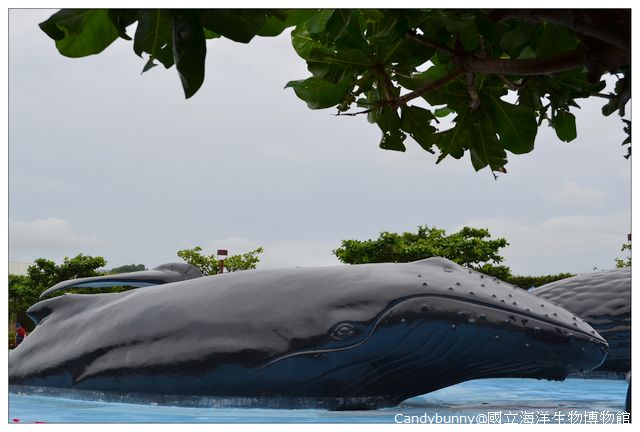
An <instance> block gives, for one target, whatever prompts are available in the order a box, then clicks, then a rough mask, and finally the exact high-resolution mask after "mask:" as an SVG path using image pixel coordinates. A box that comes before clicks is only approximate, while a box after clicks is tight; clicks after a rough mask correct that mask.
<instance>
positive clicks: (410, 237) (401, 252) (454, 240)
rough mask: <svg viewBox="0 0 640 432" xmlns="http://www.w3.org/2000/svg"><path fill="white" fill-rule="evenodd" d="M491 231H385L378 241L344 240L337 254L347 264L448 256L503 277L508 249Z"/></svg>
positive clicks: (467, 228) (464, 229) (461, 263)
mask: <svg viewBox="0 0 640 432" xmlns="http://www.w3.org/2000/svg"><path fill="white" fill-rule="evenodd" d="M490 237H491V234H490V233H489V230H488V229H482V228H471V227H464V228H462V229H461V230H460V231H458V232H457V233H453V234H450V235H447V234H446V231H445V230H443V229H438V228H436V227H429V226H419V227H418V232H417V233H411V232H404V233H402V234H397V233H391V232H388V231H383V232H381V233H380V236H379V237H378V238H377V239H376V240H371V239H369V240H364V241H362V240H343V241H342V245H341V246H340V247H339V248H337V249H335V250H334V251H333V253H334V254H335V255H336V257H338V259H339V260H340V261H341V262H343V263H346V264H368V263H383V262H411V261H418V260H421V259H425V258H431V257H444V258H447V259H450V260H451V261H453V262H455V263H457V264H460V265H462V266H465V267H469V268H473V269H476V270H479V271H483V272H484V273H487V274H491V275H496V276H497V275H503V274H507V273H508V272H509V268H508V267H505V266H501V265H500V263H501V262H503V261H504V258H503V257H502V256H501V255H500V253H499V251H500V249H502V248H504V247H505V246H508V245H509V243H507V240H506V239H504V238H497V239H491V238H490Z"/></svg>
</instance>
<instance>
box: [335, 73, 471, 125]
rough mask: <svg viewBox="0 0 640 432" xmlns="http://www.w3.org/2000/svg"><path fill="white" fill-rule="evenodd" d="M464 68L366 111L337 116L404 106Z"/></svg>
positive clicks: (379, 103)
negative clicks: (385, 107) (388, 106)
mask: <svg viewBox="0 0 640 432" xmlns="http://www.w3.org/2000/svg"><path fill="white" fill-rule="evenodd" d="M464 73H465V72H464V69H462V68H457V69H455V70H453V71H452V72H449V73H448V74H447V75H445V76H443V77H442V78H438V79H437V80H435V81H431V82H430V83H428V84H425V85H423V86H422V87H418V88H417V89H415V90H414V91H412V92H410V93H407V94H406V95H403V96H400V97H399V98H393V99H389V100H384V101H379V102H378V103H377V104H376V106H374V107H372V108H369V109H366V110H364V111H358V112H354V113H343V112H338V113H336V114H335V115H336V116H338V117H339V116H357V115H360V114H368V113H370V112H372V111H375V110H377V109H379V108H381V107H383V106H387V105H391V106H393V107H396V108H397V107H399V106H402V105H404V104H406V103H407V102H409V101H411V100H413V99H415V98H417V97H420V96H422V95H423V94H425V93H428V92H430V91H432V90H436V89H438V88H440V87H442V86H444V85H446V84H447V83H449V82H450V81H453V80H454V79H456V78H458V77H459V76H460V75H462V74H464Z"/></svg>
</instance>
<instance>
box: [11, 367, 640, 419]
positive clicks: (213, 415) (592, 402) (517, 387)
mask: <svg viewBox="0 0 640 432" xmlns="http://www.w3.org/2000/svg"><path fill="white" fill-rule="evenodd" d="M627 385H628V384H627V382H626V381H625V380H605V379H577V378H571V379H567V380H565V381H562V382H558V381H544V380H533V379H516V378H500V379H483V380H475V381H467V382H464V383H461V384H458V385H455V386H451V387H448V388H444V389H441V390H438V391H435V392H432V393H429V394H426V395H422V396H419V397H415V398H412V399H408V400H406V401H404V402H403V403H402V404H400V405H399V406H397V407H393V408H385V409H380V410H374V411H337V412H336V411H324V410H314V409H305V410H280V409H255V408H252V409H241V408H206V407H199V408H191V407H187V408H185V407H176V406H160V405H149V404H146V405H145V404H136V403H120V402H118V403H114V402H100V401H95V400H77V399H69V398H61V397H50V396H34V395H26V394H14V393H10V394H9V422H10V423H15V422H16V421H17V422H20V423H34V422H44V423H409V422H411V423H498V422H501V423H527V422H533V423H582V424H584V423H589V422H593V421H594V420H597V422H598V423H616V422H617V421H620V420H622V421H624V417H623V416H622V414H621V412H623V411H624V401H625V396H626V392H627ZM498 413H499V414H498ZM545 413H546V414H545ZM593 413H595V414H593ZM578 414H580V416H578Z"/></svg>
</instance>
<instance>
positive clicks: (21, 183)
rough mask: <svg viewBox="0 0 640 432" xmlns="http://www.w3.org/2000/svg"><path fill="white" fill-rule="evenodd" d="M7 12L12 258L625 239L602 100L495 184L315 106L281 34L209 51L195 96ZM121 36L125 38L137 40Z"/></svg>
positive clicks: (617, 148)
mask: <svg viewBox="0 0 640 432" xmlns="http://www.w3.org/2000/svg"><path fill="white" fill-rule="evenodd" d="M50 14H51V11H45V10H11V11H10V12H9V126H10V130H9V259H10V260H12V261H27V262H28V261H32V260H33V259H35V258H38V257H46V258H49V259H54V260H56V261H59V260H61V259H62V258H63V257H64V256H69V257H71V256H75V255H76V254H78V253H85V254H90V255H101V256H104V257H105V258H106V259H107V261H108V265H107V267H115V266H118V265H122V264H129V263H143V264H145V265H146V266H147V267H155V266H157V265H159V264H161V263H164V262H173V261H179V258H177V256H176V251H177V250H178V249H183V248H187V247H193V246H195V245H201V246H203V247H204V248H205V250H206V251H207V252H215V249H217V248H228V249H229V251H230V253H231V254H234V253H242V252H246V251H248V250H249V249H252V248H255V247H257V246H264V248H265V252H264V254H263V256H262V262H261V263H260V265H259V268H270V267H291V266H297V265H302V266H312V265H332V264H337V263H338V261H337V260H336V258H335V257H334V256H333V255H332V253H331V251H332V249H334V248H336V247H337V246H339V244H340V241H341V240H342V239H348V238H355V239H368V238H374V237H377V235H378V234H379V232H380V231H382V230H387V231H415V229H416V227H417V226H418V225H421V224H426V225H435V226H438V227H441V228H445V229H447V231H452V230H457V229H459V228H461V227H462V226H464V225H472V226H476V227H488V228H489V229H490V230H491V233H492V234H493V236H494V237H496V236H504V237H506V238H507V239H508V241H509V242H510V246H508V247H507V248H506V249H505V250H504V251H503V255H504V256H505V258H506V264H507V265H509V266H511V268H512V270H513V271H514V272H515V273H518V274H542V273H545V274H546V273H556V272H561V271H571V272H584V271H590V270H592V269H593V267H598V268H600V269H606V268H611V267H613V265H614V261H613V259H614V257H616V256H618V257H621V256H623V255H624V254H623V253H622V252H620V247H621V244H622V243H623V242H624V241H626V236H627V233H629V232H630V229H631V228H630V225H631V221H630V209H631V196H630V162H629V161H627V160H626V159H624V158H623V154H624V151H625V150H624V149H623V148H622V147H621V145H620V143H621V142H622V140H623V139H624V135H623V133H622V123H621V121H620V119H619V118H618V117H617V116H615V115H614V116H611V117H609V118H605V117H603V116H602V115H601V114H600V107H601V105H602V104H603V101H602V100H594V101H583V102H581V105H582V107H583V109H581V110H577V111H575V113H576V115H577V119H578V139H577V140H575V141H574V142H572V143H562V142H560V141H559V140H558V139H557V138H556V137H555V134H554V133H553V131H552V130H551V129H549V128H547V127H543V128H542V129H541V130H540V131H539V132H538V137H537V140H536V149H535V150H534V152H533V153H531V154H528V155H522V156H513V155H512V156H511V157H510V159H509V164H508V165H507V169H508V171H509V173H508V174H506V175H500V178H499V179H498V181H494V180H493V177H492V176H491V174H490V172H489V171H487V170H483V171H480V172H478V173H476V172H475V171H474V170H473V168H472V166H471V163H470V161H469V158H468V155H465V157H464V158H463V159H461V160H454V159H447V160H445V161H444V162H443V163H441V164H439V165H435V159H436V157H435V156H433V155H431V154H429V153H426V152H424V151H423V150H421V149H420V148H419V146H418V145H417V144H415V143H413V142H412V141H410V139H408V140H407V143H408V144H409V145H408V150H407V152H406V153H396V152H389V151H384V150H381V149H379V148H378V147H377V144H378V141H379V131H378V129H377V127H376V126H375V125H370V124H369V123H367V121H366V119H365V118H347V117H343V118H337V117H334V116H332V115H331V114H333V110H320V111H311V110H309V109H308V108H307V107H306V105H305V103H304V102H302V101H301V100H299V99H297V97H296V96H295V94H294V93H293V91H292V90H291V89H286V90H285V89H284V85H285V84H286V83H287V81H289V80H293V79H301V78H305V77H307V76H308V75H309V73H308V72H307V71H306V67H305V64H304V62H303V61H302V60H301V59H299V58H298V57H297V56H296V54H295V52H294V51H293V49H292V47H291V44H290V40H289V35H288V33H289V32H286V34H283V35H281V36H280V37H277V38H258V39H256V40H254V41H253V42H252V43H250V44H249V45H242V44H237V43H233V42H231V41H227V40H213V41H209V42H208V44H207V68H206V78H205V83H204V85H203V87H202V89H201V90H200V91H199V92H198V93H197V94H196V95H195V96H194V97H193V98H192V99H190V100H184V98H183V95H182V90H181V88H180V84H179V79H178V77H177V74H176V71H175V69H174V68H172V69H169V70H165V69H164V68H162V67H161V66H160V67H156V68H154V69H152V70H151V71H149V72H147V73H145V74H144V75H140V71H141V69H142V67H143V66H144V63H145V60H143V59H140V58H139V57H137V56H136V55H135V54H134V53H133V49H132V44H131V42H127V41H124V40H118V41H116V42H115V43H114V44H113V45H112V46H110V47H109V48H107V49H106V50H105V51H104V52H103V53H102V54H100V55H98V56H92V57H89V58H82V59H69V58H65V57H63V56H61V55H60V54H58V52H57V50H56V49H55V47H54V44H53V41H51V40H50V39H49V38H48V37H47V36H46V35H45V34H44V33H43V32H41V31H40V29H39V28H38V27H37V24H38V23H40V22H42V21H44V20H45V19H46V18H47V17H48V16H49V15H50ZM131 30H133V29H130V31H129V33H130V34H131V35H132V34H133V32H132V31H131Z"/></svg>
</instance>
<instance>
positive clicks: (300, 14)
mask: <svg viewBox="0 0 640 432" xmlns="http://www.w3.org/2000/svg"><path fill="white" fill-rule="evenodd" d="M317 13H318V12H317V10H315V9H287V10H286V15H287V17H286V18H285V20H284V23H285V24H286V25H287V27H289V26H297V25H299V24H302V23H304V22H306V21H308V20H309V19H311V18H312V17H314V16H315V15H316V14H317Z"/></svg>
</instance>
